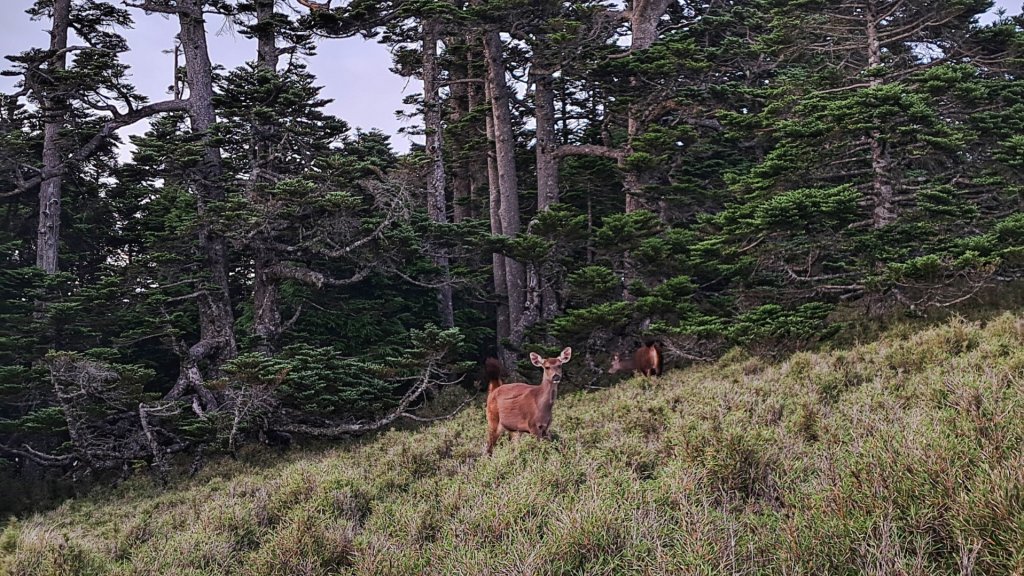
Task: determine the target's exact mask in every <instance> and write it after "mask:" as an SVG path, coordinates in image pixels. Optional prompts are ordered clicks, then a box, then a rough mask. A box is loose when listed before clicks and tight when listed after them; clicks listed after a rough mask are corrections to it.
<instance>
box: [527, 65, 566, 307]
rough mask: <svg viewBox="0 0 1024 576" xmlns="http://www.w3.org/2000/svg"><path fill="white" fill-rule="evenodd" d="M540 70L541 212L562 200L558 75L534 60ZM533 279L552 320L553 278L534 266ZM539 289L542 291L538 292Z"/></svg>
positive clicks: (537, 102)
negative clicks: (556, 94) (556, 103)
mask: <svg viewBox="0 0 1024 576" xmlns="http://www.w3.org/2000/svg"><path fill="white" fill-rule="evenodd" d="M534 67H539V68H540V69H541V70H540V73H539V74H537V75H536V76H535V77H534V83H533V85H534V91H533V97H534V120H535V122H536V125H537V127H536V134H537V143H536V145H535V150H534V151H535V153H536V157H537V212H544V211H546V210H548V209H550V207H551V205H552V204H556V203H557V202H558V200H559V190H558V183H559V182H558V163H559V161H558V157H557V156H556V155H555V151H556V150H557V149H558V145H559V142H558V137H557V133H556V129H555V90H554V78H553V77H552V75H551V73H550V72H549V71H548V70H546V68H548V66H547V65H546V63H544V62H540V63H537V62H535V63H534ZM533 268H534V270H533V276H534V277H533V278H528V283H529V284H530V287H531V289H532V290H531V293H533V294H535V298H536V299H537V300H539V302H537V304H538V305H539V306H540V311H539V315H540V318H541V319H543V320H551V319H552V318H554V317H555V316H556V315H557V314H558V299H557V297H556V295H555V289H554V287H553V286H552V283H551V281H550V280H551V279H550V278H548V277H547V276H548V275H547V274H545V267H544V266H543V265H541V266H534V267H533ZM538 292H539V293H538Z"/></svg>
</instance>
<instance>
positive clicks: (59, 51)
mask: <svg viewBox="0 0 1024 576" xmlns="http://www.w3.org/2000/svg"><path fill="white" fill-rule="evenodd" d="M70 25H71V0H54V3H53V25H52V26H51V28H50V52H51V54H50V55H49V57H50V60H49V62H50V65H49V66H48V67H47V72H48V73H49V74H48V75H49V76H50V78H48V79H46V83H47V84H48V85H49V86H48V87H46V88H44V89H43V91H42V94H41V96H42V98H41V100H42V108H43V118H44V120H43V174H49V177H46V178H44V179H43V181H42V182H41V183H40V185H39V227H38V233H37V235H36V266H38V267H39V268H40V269H42V270H43V271H44V272H46V273H47V274H54V273H56V272H57V252H58V249H59V246H60V201H61V198H60V197H61V179H62V176H61V175H62V173H63V172H62V170H61V169H60V168H61V163H62V160H61V140H60V131H61V128H63V127H64V115H65V114H66V113H67V105H66V102H64V98H63V96H61V95H59V94H54V93H53V92H55V91H56V92H59V91H60V87H59V86H57V84H59V83H60V82H61V79H60V78H57V77H56V76H59V75H60V73H61V72H62V71H63V70H64V69H65V68H66V67H67V47H68V28H69V27H70Z"/></svg>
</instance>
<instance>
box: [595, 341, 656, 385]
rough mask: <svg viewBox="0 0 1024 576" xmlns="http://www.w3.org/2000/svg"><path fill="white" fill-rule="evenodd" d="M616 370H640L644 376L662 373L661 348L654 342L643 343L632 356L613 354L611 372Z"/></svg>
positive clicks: (609, 370) (609, 371) (613, 372)
mask: <svg viewBox="0 0 1024 576" xmlns="http://www.w3.org/2000/svg"><path fill="white" fill-rule="evenodd" d="M616 372H639V373H640V374H642V375H643V376H648V377H650V376H660V375H661V350H658V347H657V346H656V345H655V344H654V343H653V342H652V343H651V344H650V345H647V344H641V345H640V348H637V350H636V352H634V353H633V357H632V358H620V357H619V355H618V353H616V354H613V355H612V367H611V368H609V369H608V373H609V374H615V373H616Z"/></svg>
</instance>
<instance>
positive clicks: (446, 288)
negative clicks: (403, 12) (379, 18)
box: [422, 18, 455, 328]
mask: <svg viewBox="0 0 1024 576" xmlns="http://www.w3.org/2000/svg"><path fill="white" fill-rule="evenodd" d="M440 31H441V25H440V22H438V21H437V20H436V19H433V18H431V19H428V20H426V21H424V22H423V49H422V53H423V123H424V125H425V126H424V127H425V128H426V148H427V154H428V155H429V156H430V160H431V162H430V164H431V170H430V176H429V177H428V178H427V215H428V216H429V217H430V219H431V220H433V221H434V222H436V223H438V224H447V223H448V210H447V202H446V199H445V166H444V127H443V125H442V123H441V101H440V98H439V97H438V78H439V72H440V70H439V69H438V63H437V43H438V41H439V40H440ZM434 264H435V265H437V266H438V267H439V268H440V269H441V271H442V274H443V275H444V279H445V282H444V284H443V285H442V286H441V287H440V288H438V289H437V310H438V315H439V316H440V318H441V325H442V326H443V327H445V328H451V327H453V326H455V314H454V310H453V306H452V286H451V284H450V283H449V278H450V274H449V268H448V257H447V256H445V255H443V254H441V255H437V256H435V257H434Z"/></svg>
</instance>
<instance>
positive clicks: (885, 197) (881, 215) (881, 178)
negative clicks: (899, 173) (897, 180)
mask: <svg viewBox="0 0 1024 576" xmlns="http://www.w3.org/2000/svg"><path fill="white" fill-rule="evenodd" d="M864 18H865V21H866V22H865V23H866V25H867V30H866V32H867V57H868V67H870V68H874V67H876V66H881V65H882V46H881V42H880V40H879V37H878V25H879V14H878V6H877V5H876V4H875V2H874V0H869V1H868V3H867V10H866V11H865V14H864ZM881 83H882V79H881V78H878V77H877V76H873V77H872V78H871V80H870V82H869V84H870V85H871V87H876V86H879V85H881ZM868 140H870V143H871V173H872V182H871V187H872V191H873V193H874V203H875V208H874V210H873V211H872V212H871V223H872V225H873V226H874V227H875V228H882V227H883V226H887V225H889V224H891V223H892V222H893V221H895V220H896V207H895V205H894V200H895V194H894V192H893V185H892V177H891V175H890V174H889V167H890V165H891V161H890V156H889V149H888V146H886V145H885V142H883V141H882V133H881V131H880V130H871V131H870V133H869V134H868Z"/></svg>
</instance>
